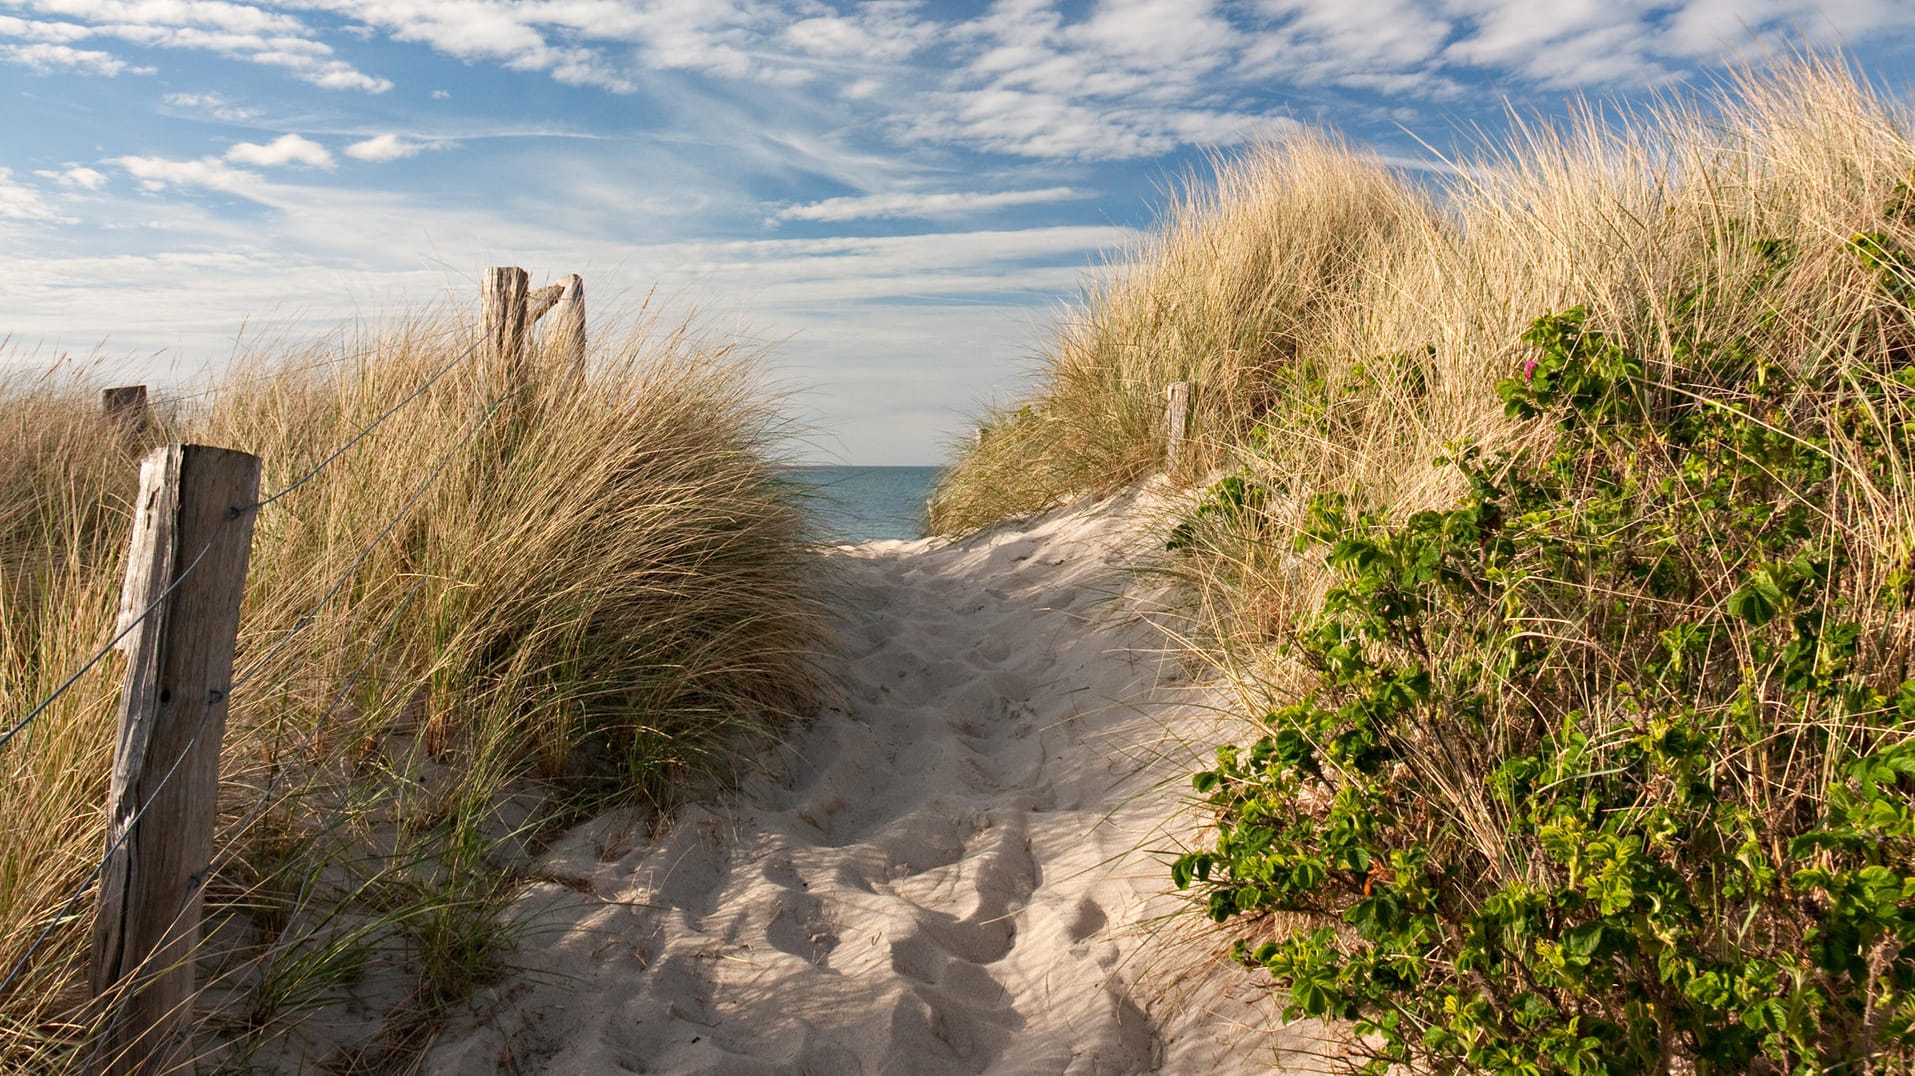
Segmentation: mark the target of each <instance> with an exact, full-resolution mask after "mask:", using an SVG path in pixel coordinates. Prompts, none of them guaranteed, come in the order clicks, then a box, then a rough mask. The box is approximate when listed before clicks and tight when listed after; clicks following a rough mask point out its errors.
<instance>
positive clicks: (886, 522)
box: [791, 467, 943, 542]
mask: <svg viewBox="0 0 1915 1076" xmlns="http://www.w3.org/2000/svg"><path fill="white" fill-rule="evenodd" d="M791 470H792V475H793V476H794V477H796V478H797V479H799V480H800V481H802V482H805V483H807V484H809V485H810V486H812V487H813V490H814V496H813V498H812V507H813V508H814V509H816V511H817V514H818V519H819V522H820V523H821V524H822V525H823V528H824V537H825V538H827V539H830V540H832V541H837V542H868V541H870V540H872V539H874V538H922V537H924V526H925V522H924V501H925V499H926V498H928V497H929V496H931V487H932V486H933V485H935V484H936V483H937V480H938V474H939V472H941V471H942V470H943V468H941V467H793V468H792V469H791Z"/></svg>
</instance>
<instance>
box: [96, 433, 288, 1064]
mask: <svg viewBox="0 0 1915 1076" xmlns="http://www.w3.org/2000/svg"><path fill="white" fill-rule="evenodd" d="M259 462H260V461H259V457H257V456H252V455H248V454H246V453H244V452H234V451H231V450H228V449H223V448H209V447H207V446H204V445H166V446H164V447H161V448H157V449H154V450H153V451H152V452H151V453H150V454H148V455H147V457H146V458H145V459H144V460H143V461H142V462H141V464H140V492H139V499H138V500H137V501H136V502H135V505H134V509H135V515H134V517H133V540H132V549H131V552H130V554H129V556H128V559H127V567H126V586H125V589H124V590H122V592H121V595H120V617H121V623H120V626H121V627H122V628H124V627H125V626H126V625H127V624H128V622H129V621H131V620H132V619H133V618H135V617H138V616H139V615H140V613H141V612H142V611H144V610H146V609H147V608H148V607H149V606H151V605H153V604H154V603H155V602H159V605H158V607H157V608H155V609H154V610H153V612H152V613H150V614H149V615H147V616H146V617H145V619H143V620H141V621H140V622H139V624H138V626H137V627H136V628H135V629H134V630H133V631H131V632H130V633H128V634H127V636H126V638H125V640H124V641H122V643H121V649H122V650H124V651H125V652H126V658H127V661H126V687H125V690H124V692H123V693H122V695H121V697H120V724H119V732H118V738H117V740H116V744H115V748H114V753H113V772H112V776H111V780H110V785H109V791H108V796H107V834H106V836H107V847H108V848H109V849H111V850H112V851H111V853H110V854H109V856H108V857H107V859H106V862H105V864H104V866H103V867H102V870H101V873H100V905H99V914H98V918H97V919H95V921H94V926H93V950H92V987H93V993H94V996H95V997H96V998H100V999H102V1001H103V1002H104V1003H105V1004H107V1005H108V1006H109V1008H110V1015H109V1017H108V1021H109V1022H108V1025H107V1027H106V1028H105V1031H104V1036H103V1040H102V1042H101V1044H100V1049H99V1051H98V1052H97V1053H96V1054H95V1056H96V1057H98V1058H101V1059H103V1062H102V1071H104V1072H106V1073H109V1074H112V1076H121V1074H141V1076H144V1074H147V1073H154V1072H158V1071H161V1070H162V1069H163V1068H164V1067H165V1066H166V1064H167V1062H168V1059H169V1055H171V1054H172V1053H173V1051H174V1050H175V1049H177V1047H178V1042H177V1040H178V1038H179V1037H180V1029H181V1025H182V1022H183V1021H184V1019H185V1018H186V1017H187V1016H188V1015H189V1010H190V1008H191V1006H192V998H193V950H194V948H195V947H196V946H197V944H198V942H199V927H200V887H201V884H202V883H203V882H204V879H203V878H201V877H199V873H200V872H201V871H203V870H204V869H205V867H206V864H207V863H208V862H209V861H210V860H211V859H212V846H213V823H214V819H215V815H216V813H217V806H218V799H219V757H220V746H221V744H222V742H223V741H224V739H225V735H226V706H227V694H228V692H229V691H230V690H231V687H232V678H233V646H234V638H235V636H236V635H237V633H238V630H239V602H240V598H241V596H242V595H243V594H244V593H245V589H246V562H247V559H248V556H249V554H250V553H251V550H252V538H253V516H254V508H253V505H254V502H255V501H257V500H258V498H259ZM169 588H170V589H171V593H170V594H169V593H167V592H168V590H169ZM161 595H166V596H165V598H164V600H161Z"/></svg>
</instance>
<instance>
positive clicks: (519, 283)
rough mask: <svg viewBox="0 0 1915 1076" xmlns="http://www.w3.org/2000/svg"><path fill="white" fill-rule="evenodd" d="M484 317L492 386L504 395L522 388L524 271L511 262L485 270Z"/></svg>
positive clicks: (482, 309) (524, 301) (524, 306)
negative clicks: (510, 263)
mask: <svg viewBox="0 0 1915 1076" xmlns="http://www.w3.org/2000/svg"><path fill="white" fill-rule="evenodd" d="M480 309H481V312H482V313H483V315H484V318H485V346H486V351H487V356H486V359H487V362H486V365H487V369H489V370H490V371H491V375H492V379H493V381H492V389H493V391H494V392H496V393H498V394H499V395H501V396H503V395H507V394H510V393H514V392H518V391H520V390H522V389H524V388H525V383H526V377H525V329H526V326H527V325H530V324H531V322H530V321H528V320H527V319H526V273H525V270H523V269H520V268H519V267H517V266H515V265H495V266H493V267H491V268H490V269H487V270H486V271H485V291H484V293H483V294H482V296H481V303H480Z"/></svg>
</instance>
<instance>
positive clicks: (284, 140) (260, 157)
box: [226, 134, 333, 168]
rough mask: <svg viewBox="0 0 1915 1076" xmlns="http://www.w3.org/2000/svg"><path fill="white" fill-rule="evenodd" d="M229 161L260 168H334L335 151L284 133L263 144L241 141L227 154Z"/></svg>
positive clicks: (307, 139)
mask: <svg viewBox="0 0 1915 1076" xmlns="http://www.w3.org/2000/svg"><path fill="white" fill-rule="evenodd" d="M226 159H227V160H229V161H233V162H235V163H237V164H250V165H254V166H256V167H259V168H284V167H286V166H287V165H298V166H299V167H301V168H331V167H332V166H333V161H332V152H331V151H330V150H328V149H326V147H324V146H322V145H320V144H319V143H317V142H314V141H313V140H311V139H309V138H302V137H300V136H299V135H296V134H284V135H280V136H279V137H278V138H275V139H273V140H272V141H271V142H267V143H265V144H264V145H261V144H259V143H256V142H239V143H236V144H235V145H233V146H232V147H231V148H230V149H228V150H227V151H226Z"/></svg>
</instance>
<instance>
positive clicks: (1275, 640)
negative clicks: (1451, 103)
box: [936, 61, 1915, 1073]
mask: <svg viewBox="0 0 1915 1076" xmlns="http://www.w3.org/2000/svg"><path fill="white" fill-rule="evenodd" d="M1912 187H1915V139H1912V138H1911V123H1910V115H1909V113H1908V111H1907V110H1906V108H1905V107H1904V106H1902V105H1900V104H1896V103H1893V102H1887V101H1884V100H1882V99H1879V98H1878V97H1876V96H1874V95H1872V94H1871V93H1869V92H1868V91H1866V90H1865V89H1863V88H1862V87H1861V86H1860V85H1858V83H1857V82H1856V80H1855V79H1854V78H1853V77H1852V76H1851V75H1850V73H1848V72H1846V71H1844V70H1842V69H1840V68H1839V67H1838V66H1834V65H1829V64H1824V63H1820V62H1815V61H1809V62H1802V63H1797V64H1793V65H1788V66H1785V67H1783V68H1782V69H1780V70H1779V71H1777V72H1774V73H1769V74H1762V75H1747V76H1744V77H1742V78H1741V79H1739V80H1738V81H1737V82H1736V83H1735V84H1733V85H1730V86H1727V87H1725V88H1723V89H1721V90H1720V91H1719V92H1716V93H1713V94H1710V95H1707V96H1705V97H1703V98H1700V99H1697V100H1694V101H1692V102H1689V103H1674V104H1668V105H1666V106H1664V107H1662V108H1660V109H1659V110H1656V111H1652V112H1647V113H1639V114H1630V115H1624V116H1616V117H1605V116H1602V115H1598V114H1594V113H1591V114H1587V115H1584V116H1582V117H1580V118H1579V119H1577V120H1576V121H1575V122H1573V123H1570V124H1568V125H1566V126H1564V127H1562V128H1548V127H1541V126H1538V127H1531V128H1523V129H1519V130H1518V131H1517V132H1516V133H1515V135H1514V136H1513V137H1512V138H1511V139H1510V140H1509V142H1508V143H1507V144H1506V145H1505V146H1503V147H1502V148H1500V149H1498V150H1495V151H1493V152H1490V153H1486V154H1484V155H1483V156H1482V157H1481V158H1480V159H1477V160H1472V161H1467V162H1462V163H1461V164H1460V166H1459V168H1458V170H1457V172H1456V173H1455V174H1454V175H1453V176H1451V177H1449V178H1447V179H1445V180H1443V181H1441V183H1440V184H1439V186H1438V188H1437V189H1434V190H1432V189H1430V188H1429V187H1427V186H1423V185H1413V184H1411V183H1408V182H1405V181H1403V180H1401V179H1398V178H1394V177H1391V176H1390V175H1389V174H1388V173H1387V171H1386V170H1384V169H1382V168H1381V167H1380V166H1379V165H1378V164H1376V163H1375V162H1374V161H1370V160H1366V159H1365V158H1364V157H1363V156H1362V155H1360V154H1358V153H1355V152H1353V151H1351V150H1348V149H1346V148H1343V147H1340V146H1338V145H1337V144H1336V143H1334V142H1330V141H1323V140H1318V141H1305V142H1301V143H1296V144H1291V145H1288V146H1285V147H1279V148H1271V149H1265V150H1260V151H1257V152H1255V153H1253V154H1250V155H1248V156H1246V157H1244V158H1243V159H1241V160H1239V161H1236V162H1233V163H1230V164H1228V165H1227V166H1225V167H1224V170H1223V174H1222V177H1221V179H1220V181H1219V183H1218V186H1217V190H1216V191H1215V192H1214V193H1206V194H1203V195H1196V196H1192V197H1191V198H1189V199H1187V200H1186V201H1185V202H1184V203H1181V204H1180V205H1178V206H1177V207H1175V208H1174V209H1173V211H1172V213H1171V214H1170V217H1169V220H1168V222H1167V223H1166V225H1165V228H1164V230H1163V232H1162V234H1161V235H1160V237H1159V238H1158V239H1157V240H1156V241H1155V242H1154V243H1153V245H1152V246H1150V247H1149V248H1148V249H1147V250H1145V251H1144V252H1142V254H1143V260H1142V261H1141V262H1140V263H1139V264H1137V265H1135V266H1132V267H1130V268H1127V269H1125V270H1123V271H1122V272H1121V273H1119V274H1118V275H1117V276H1116V277H1115V278H1114V283H1112V284H1110V285H1108V286H1106V287H1104V288H1102V289H1100V290H1098V291H1096V292H1094V293H1093V294H1092V295H1091V296H1090V297H1089V298H1088V299H1087V300H1086V303H1085V308H1084V309H1083V310H1082V311H1080V312H1079V313H1078V315H1077V316H1076V317H1074V318H1073V320H1072V322H1071V324H1070V325H1069V326H1067V327H1066V329H1064V330H1063V331H1062V332H1061V333H1060V336H1059V344H1058V346H1057V348H1056V349H1055V350H1054V351H1053V357H1052V363H1051V370H1050V373H1051V378H1050V380H1049V381H1048V382H1047V383H1046V384H1045V385H1044V386H1043V388H1041V389H1040V391H1039V393H1038V395H1037V397H1036V398H1035V399H1034V400H1033V401H1031V403H1030V406H1029V407H1028V409H1026V410H1022V411H1019V412H1014V413H1011V414H1008V415H1006V416H1004V417H1003V418H1002V419H1001V420H1000V421H999V422H998V423H997V424H996V426H995V427H994V429H993V431H992V432H991V433H990V434H987V436H986V438H985V439H984V442H983V444H982V445H980V446H979V448H978V450H977V451H976V452H975V453H974V454H973V455H972V457H971V458H970V459H967V460H966V461H964V462H963V463H962V464H960V465H959V466H958V467H957V468H955V469H954V470H953V472H952V474H951V477H950V478H949V480H948V481H947V484H946V486H945V488H944V489H942V490H940V492H939V501H938V503H939V505H940V506H941V512H940V514H939V516H938V518H937V520H936V522H937V524H938V525H939V526H941V527H943V528H945V529H961V528H966V527H973V526H977V525H981V524H982V523H984V522H987V521H988V520H989V519H990V518H992V517H994V516H999V515H1011V514H1017V513H1021V512H1027V511H1030V510H1033V509H1036V508H1040V507H1042V506H1044V505H1046V504H1048V503H1052V502H1054V501H1056V500H1058V499H1060V498H1062V497H1065V496H1069V495H1071V494H1073V493H1077V492H1083V491H1091V490H1096V489H1099V488H1102V487H1105V486H1108V485H1112V484H1116V483H1121V482H1125V481H1129V480H1132V479H1134V478H1135V477H1137V476H1138V475H1140V474H1143V473H1146V472H1148V471H1150V470H1151V469H1153V468H1154V467H1156V466H1158V464H1157V463H1155V461H1154V460H1153V455H1154V454H1155V453H1157V452H1159V451H1160V446H1161V442H1162V431H1161V430H1160V429H1158V428H1157V427H1156V425H1155V424H1160V423H1161V419H1156V418H1153V417H1152V407H1153V405H1154V402H1155V400H1156V399H1157V394H1158V393H1160V392H1161V391H1162V385H1163V383H1164V382H1166V381H1169V380H1175V379H1179V378H1184V377H1188V378H1191V379H1192V380H1195V381H1197V382H1198V386H1197V395H1196V403H1195V428H1196V429H1197V430H1199V431H1200V433H1201V435H1203V436H1205V437H1206V438H1207V440H1206V442H1205V443H1204V444H1202V446H1201V448H1200V451H1199V452H1197V453H1193V454H1192V457H1193V458H1191V459H1190V461H1189V466H1188V469H1187V470H1186V471H1185V472H1184V473H1183V474H1180V475H1177V476H1173V477H1176V478H1179V479H1182V480H1184V481H1186V482H1192V483H1197V484H1200V485H1202V488H1201V490H1200V491H1199V493H1198V495H1197V498H1196V502H1195V507H1194V508H1193V509H1191V511H1190V512H1189V514H1188V516H1187V518H1186V519H1185V520H1184V521H1183V522H1182V523H1180V524H1178V525H1177V526H1175V527H1174V528H1172V529H1171V531H1170V534H1169V536H1168V542H1167V544H1168V545H1169V546H1171V547H1172V549H1171V553H1170V555H1171V557H1172V559H1173V563H1174V566H1175V568H1176V569H1177V570H1178V571H1179V572H1180V573H1181V574H1182V575H1183V576H1184V577H1185V578H1186V579H1187V580H1188V581H1189V583H1190V585H1191V588H1192V593H1193V594H1194V595H1195V596H1196V600H1195V602H1194V608H1195V610H1196V613H1195V615H1196V617H1197V619H1198V625H1197V627H1198V631H1197V632H1196V633H1195V636H1196V638H1198V639H1199V640H1200V642H1199V643H1198V644H1197V645H1199V646H1200V647H1201V648H1202V650H1203V652H1204V654H1205V655H1206V656H1208V657H1209V658H1211V659H1212V660H1214V661H1215V662H1216V663H1217V665H1218V666H1219V668H1220V669H1222V670H1223V671H1224V673H1225V674H1227V676H1228V678H1229V682H1230V683H1231V684H1233V685H1234V686H1235V688H1236V691H1237V696H1238V698H1239V699H1240V700H1241V706H1242V709H1243V713H1244V714H1245V717H1246V721H1247V726H1246V730H1245V733H1244V736H1243V738H1242V741H1241V742H1239V743H1236V744H1232V745H1227V746H1224V747H1222V748H1220V749H1219V752H1218V756H1217V764H1216V766H1215V767H1214V768H1211V769H1209V770H1206V771H1205V772H1203V773H1200V774H1197V775H1196V777H1195V783H1196V787H1197V790H1198V792H1199V794H1200V795H1201V796H1202V797H1203V798H1204V800H1205V801H1206V802H1207V804H1208V807H1209V809H1210V811H1211V812H1212V817H1214V819H1215V821H1216V826H1215V828H1214V830H1213V831H1212V832H1210V833H1209V834H1207V835H1206V837H1205V838H1204V840H1203V842H1202V843H1201V844H1199V845H1198V846H1196V847H1194V848H1192V849H1191V850H1190V852H1189V853H1188V854H1186V855H1184V856H1183V857H1181V858H1180V859H1179V860H1178V861H1177V863H1176V865H1175V870H1174V881H1175V882H1176V884H1178V885H1179V886H1183V887H1186V888H1188V889H1190V890H1191V891H1192V893H1193V894H1194V895H1195V896H1196V897H1197V898H1198V900H1199V903H1200V905H1201V906H1202V907H1203V908H1204V909H1206V910H1207V911H1208V912H1209V914H1210V915H1211V916H1212V917H1213V918H1215V919H1216V920H1218V921H1219V922H1220V923H1222V924H1225V926H1224V929H1226V930H1228V931H1230V932H1231V933H1232V934H1233V935H1234V936H1235V937H1237V938H1238V939H1240V944H1239V945H1238V946H1237V948H1236V949H1235V952H1236V953H1237V955H1238V956H1239V958H1240V959H1242V960H1243V961H1245V962H1246V963H1247V964H1249V965H1250V966H1252V967H1253V968H1256V969H1259V970H1260V971H1261V972H1262V973H1264V974H1267V975H1268V976H1269V977H1270V981H1271V982H1272V984H1273V986H1274V987H1276V988H1278V989H1280V990H1281V991H1282V993H1283V996H1284V998H1285V1003H1286V1004H1287V1006H1288V1008H1289V1010H1290V1012H1291V1013H1292V1014H1294V1015H1311V1016H1322V1017H1331V1018H1338V1019H1341V1020H1346V1021H1350V1024H1349V1025H1348V1026H1349V1027H1350V1029H1351V1032H1352V1034H1351V1042H1352V1045H1353V1048H1354V1049H1355V1050H1357V1051H1358V1052H1359V1054H1360V1055H1362V1056H1366V1057H1371V1058H1374V1063H1373V1064H1371V1066H1370V1071H1375V1072H1385V1071H1397V1069H1394V1068H1392V1067H1391V1066H1393V1065H1408V1066H1409V1067H1410V1069H1411V1070H1412V1071H1423V1070H1428V1071H1441V1072H1501V1073H1657V1072H1696V1073H1727V1072H1794V1073H1823V1072H1828V1073H1834V1072H1841V1073H1883V1072H1905V1071H1912V1070H1915V811H1911V807H1910V804H1911V798H1912V794H1915V679H1911V677H1910V674H1911V672H1915V670H1911V669H1909V668H1908V658H1909V654H1910V651H1911V645H1912V644H1915V627H1911V625H1912V624H1915V621H1911V619H1910V615H1909V612H1908V608H1909V605H1908V603H1909V602H1910V600H1911V597H1912V596H1915V589H1911V578H1915V567H1912V565H1915V560H1912V559H1911V558H1912V557H1915V467H1911V463H1910V460H1911V458H1915V433H1911V430H1915V426H1911V423H1912V422H1915V309H1912V308H1911V303H1912V302H1915V191H1912V190H1911V188H1912ZM1252 203H1255V204H1252ZM1211 384H1221V385H1222V386H1223V387H1222V389H1221V390H1216V389H1212V388H1210V387H1208V386H1209V385H1211ZM1020 459H1024V460H1034V461H1036V462H1035V464H1034V466H1033V477H1032V480H1031V482H1030V483H1028V484H1027V485H1024V486H1019V487H1017V488H1016V492H1015V493H1014V494H1007V493H1006V492H1005V491H1004V490H1003V489H1002V488H1001V487H1004V486H1007V485H1011V484H1012V483H1011V478H1012V476H1013V475H1014V474H1015V472H1014V471H1013V470H1012V468H1013V467H1014V466H1015V465H1016V462H1017V461H1018V460H1020ZM1065 461H1068V462H1065ZM1199 472H1207V473H1201V474H1200V473H1199Z"/></svg>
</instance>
